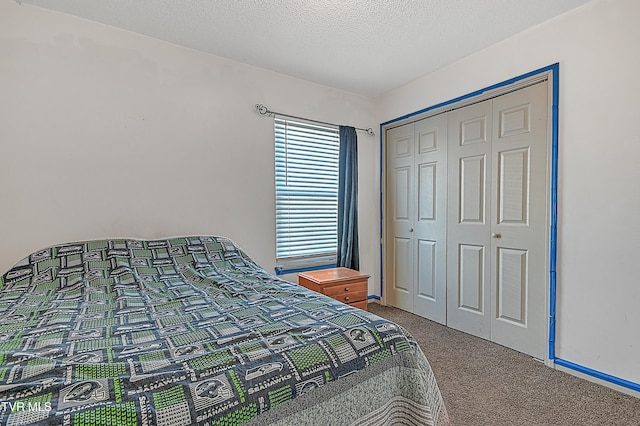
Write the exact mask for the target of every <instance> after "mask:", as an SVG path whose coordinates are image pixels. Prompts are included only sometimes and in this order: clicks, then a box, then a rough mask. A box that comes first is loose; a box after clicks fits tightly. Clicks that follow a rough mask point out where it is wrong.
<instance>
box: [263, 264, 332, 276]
mask: <svg viewBox="0 0 640 426" xmlns="http://www.w3.org/2000/svg"><path fill="white" fill-rule="evenodd" d="M336 266H337V265H336V264H335V263H332V264H330V265H320V266H309V267H308V268H296V269H285V268H275V271H276V275H286V274H297V273H298V272H309V271H319V270H320V269H329V268H335V267H336Z"/></svg>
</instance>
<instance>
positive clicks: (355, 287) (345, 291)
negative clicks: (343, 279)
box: [322, 281, 368, 297]
mask: <svg viewBox="0 0 640 426" xmlns="http://www.w3.org/2000/svg"><path fill="white" fill-rule="evenodd" d="M367 287H368V286H367V282H366V281H359V282H354V283H350V284H343V285H331V286H325V287H324V288H323V291H322V293H324V294H326V295H327V296H331V297H334V296H348V295H349V294H350V293H351V294H353V293H360V292H362V293H365V295H366V293H367ZM365 297H366V296H365Z"/></svg>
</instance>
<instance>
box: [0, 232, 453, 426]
mask: <svg viewBox="0 0 640 426" xmlns="http://www.w3.org/2000/svg"><path fill="white" fill-rule="evenodd" d="M394 423H403V424H415V425H446V424H449V418H448V416H447V412H446V409H445V406H444V404H443V401H442V397H441V395H440V392H439V390H438V386H437V383H436V381H435V378H434V375H433V372H432V370H431V368H430V366H429V363H428V361H427V359H426V358H425V356H424V354H423V352H422V351H421V349H420V348H419V347H418V345H417V344H416V342H415V340H414V339H413V338H412V337H411V335H410V334H409V333H407V332H406V331H405V330H404V329H403V328H402V327H400V326H399V325H397V324H394V323H392V322H390V321H388V320H385V319H383V318H380V317H378V316H376V315H374V314H372V313H369V312H366V311H362V310H360V309H357V308H354V307H350V306H348V305H345V304H342V303H340V302H338V301H335V300H333V299H330V298H328V297H326V296H323V295H321V294H318V293H315V292H312V291H310V290H307V289H305V288H303V287H301V286H298V285H296V284H293V283H289V282H287V281H284V280H282V279H280V278H278V277H275V276H273V275H271V274H269V273H267V272H266V271H264V270H263V269H262V268H260V267H259V266H258V265H257V264H256V263H255V262H254V261H253V260H251V258H250V257H249V256H248V255H247V254H246V253H245V252H244V251H243V250H242V249H241V248H239V247H238V246H237V245H236V244H235V243H234V242H232V241H231V240H229V239H227V238H224V237H217V236H189V237H180V238H172V239H163V240H149V241H146V240H133V239H110V240H99V241H86V242H76V243H68V244H62V245H57V246H54V247H49V248H46V249H43V250H40V251H37V252H35V253H33V254H31V255H30V256H28V257H27V258H25V259H23V260H22V261H20V262H19V263H18V264H16V265H15V266H14V267H13V268H11V269H10V270H9V271H8V272H7V273H6V274H4V275H3V276H2V278H1V279H0V424H2V425H23V424H60V425H62V424H64V425H97V424H105V425H106V424H113V425H171V426H175V425H191V424H198V425H235V424H248V425H252V424H253V425H264V424H274V425H278V424H280V425H288V424H298V425H305V424H322V425H349V424H357V425H361V424H371V425H387V424H394Z"/></svg>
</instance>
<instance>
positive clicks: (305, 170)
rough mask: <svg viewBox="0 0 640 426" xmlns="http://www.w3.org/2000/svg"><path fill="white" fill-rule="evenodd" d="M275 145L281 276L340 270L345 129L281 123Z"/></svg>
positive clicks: (278, 271)
mask: <svg viewBox="0 0 640 426" xmlns="http://www.w3.org/2000/svg"><path fill="white" fill-rule="evenodd" d="M274 142H275V144H274V145H275V202H276V203H275V204H276V212H275V213H276V223H275V231H276V268H275V271H276V274H277V275H281V274H288V273H295V272H302V271H309V270H314V269H323V268H331V267H335V266H336V262H337V242H338V232H337V223H338V164H339V151H340V136H339V128H338V126H331V125H319V124H316V123H310V122H306V121H304V120H301V119H296V120H292V119H283V118H275V119H274ZM314 239H317V240H318V241H317V243H314ZM305 247H306V248H305Z"/></svg>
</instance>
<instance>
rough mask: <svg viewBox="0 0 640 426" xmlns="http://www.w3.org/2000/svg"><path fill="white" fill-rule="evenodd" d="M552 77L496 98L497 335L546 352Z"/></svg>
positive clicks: (494, 221)
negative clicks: (547, 81) (549, 103)
mask: <svg viewBox="0 0 640 426" xmlns="http://www.w3.org/2000/svg"><path fill="white" fill-rule="evenodd" d="M547 96H548V85H547V83H546V82H544V83H539V84H536V85H534V86H530V87H527V88H525V89H521V90H518V91H515V92H512V93H509V94H506V95H503V96H500V97H498V98H496V99H494V101H493V102H494V117H493V120H494V126H493V130H494V131H493V143H492V157H493V158H494V160H495V162H496V166H495V167H494V170H493V174H492V181H493V182H495V184H494V185H493V188H492V199H493V203H492V207H491V209H492V213H491V214H492V224H491V235H492V236H493V237H492V239H491V250H492V254H493V257H494V260H493V261H492V283H491V287H492V289H491V291H492V294H493V295H494V296H493V297H492V304H493V311H494V315H493V317H492V323H491V336H492V337H491V338H492V340H493V341H494V342H497V343H500V344H502V345H505V346H508V347H510V348H513V349H516V350H518V351H520V352H523V353H526V354H529V355H531V356H533V357H536V358H539V359H544V357H545V348H546V327H547V321H546V318H547V297H546V295H547V288H548V287H547V278H548V270H549V268H548V264H547V259H548V252H547V247H548V246H549V243H548V234H549V229H548V225H547V217H548V216H547V214H548V211H549V195H548V189H547V188H548V175H549V174H548V170H547V164H548V141H547V135H548V128H547V125H548V124H547V123H548V118H547V110H548V105H547Z"/></svg>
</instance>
